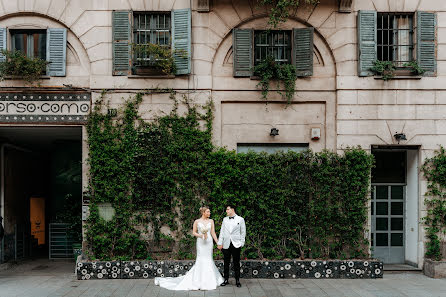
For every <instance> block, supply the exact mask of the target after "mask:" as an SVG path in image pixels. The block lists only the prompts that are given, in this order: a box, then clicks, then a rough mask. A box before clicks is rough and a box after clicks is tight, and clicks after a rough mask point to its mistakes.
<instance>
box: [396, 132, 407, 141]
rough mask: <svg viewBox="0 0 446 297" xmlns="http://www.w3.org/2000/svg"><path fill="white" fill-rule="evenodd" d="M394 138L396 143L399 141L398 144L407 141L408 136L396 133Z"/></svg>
mask: <svg viewBox="0 0 446 297" xmlns="http://www.w3.org/2000/svg"><path fill="white" fill-rule="evenodd" d="M393 137H395V139H396V141H398V144H399V143H400V141H401V140H407V138H406V134H404V133H396V134H395V135H393Z"/></svg>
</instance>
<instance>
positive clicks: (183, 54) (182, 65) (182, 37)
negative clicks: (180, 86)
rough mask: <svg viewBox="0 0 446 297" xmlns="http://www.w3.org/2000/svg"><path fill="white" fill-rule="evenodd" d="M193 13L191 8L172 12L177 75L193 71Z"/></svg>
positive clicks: (173, 45)
mask: <svg viewBox="0 0 446 297" xmlns="http://www.w3.org/2000/svg"><path fill="white" fill-rule="evenodd" d="M191 32H192V29H191V11H190V8H186V9H178V10H173V11H172V50H173V57H174V59H175V66H176V73H175V74H177V75H181V74H189V73H190V69H191V61H190V60H191V37H192V36H191Z"/></svg>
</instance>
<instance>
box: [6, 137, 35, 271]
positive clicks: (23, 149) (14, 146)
mask: <svg viewBox="0 0 446 297" xmlns="http://www.w3.org/2000/svg"><path fill="white" fill-rule="evenodd" d="M5 148H12V149H16V150H18V151H22V152H26V153H31V151H30V150H28V149H25V148H22V147H19V146H16V145H13V144H9V143H2V144H1V147H0V162H1V168H0V215H1V216H2V218H3V222H4V223H3V225H4V224H5V206H4V205H5ZM4 250H5V240H4V238H3V239H2V241H1V246H0V252H1V253H0V254H1V255H0V260H1V263H3V262H5V253H4Z"/></svg>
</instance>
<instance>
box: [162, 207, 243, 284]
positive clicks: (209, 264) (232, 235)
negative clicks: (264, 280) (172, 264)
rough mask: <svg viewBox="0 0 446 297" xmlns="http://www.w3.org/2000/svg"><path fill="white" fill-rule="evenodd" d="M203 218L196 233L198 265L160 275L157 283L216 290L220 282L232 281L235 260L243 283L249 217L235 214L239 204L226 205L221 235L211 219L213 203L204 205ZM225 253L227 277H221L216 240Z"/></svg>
mask: <svg viewBox="0 0 446 297" xmlns="http://www.w3.org/2000/svg"><path fill="white" fill-rule="evenodd" d="M200 212H201V218H200V219H198V220H195V222H194V226H193V235H194V236H195V237H197V258H196V260H195V264H194V266H192V268H191V269H190V270H189V271H188V272H187V273H186V274H185V275H183V276H179V277H156V278H155V285H159V286H160V287H163V288H166V289H169V290H188V291H189V290H215V289H216V288H217V286H218V285H221V286H226V285H228V284H229V282H228V280H229V263H230V262H231V256H232V260H233V263H234V271H235V280H236V285H237V287H239V288H240V287H241V284H240V250H241V248H242V247H243V245H244V244H245V236H246V226H245V220H244V219H243V218H242V217H240V216H238V215H236V214H235V207H234V206H233V205H228V206H227V207H226V214H227V217H225V218H224V219H223V223H222V225H221V230H220V236H219V237H218V239H217V235H216V234H215V225H214V221H213V220H212V219H210V218H209V217H210V216H211V211H210V209H209V207H201V208H200ZM213 241H215V243H217V246H218V249H219V250H222V251H223V255H224V279H223V278H222V277H221V274H220V272H219V271H218V268H217V266H215V263H214V259H213V247H214V243H213Z"/></svg>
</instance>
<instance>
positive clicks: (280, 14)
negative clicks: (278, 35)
mask: <svg viewBox="0 0 446 297" xmlns="http://www.w3.org/2000/svg"><path fill="white" fill-rule="evenodd" d="M302 4H309V5H317V4H319V0H258V5H259V6H266V7H268V8H269V9H270V10H269V11H270V12H269V20H268V24H269V25H270V26H271V27H273V28H276V27H277V25H278V24H279V23H283V22H285V21H286V20H287V18H288V17H289V15H290V10H292V9H297V8H298V7H299V5H302Z"/></svg>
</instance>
